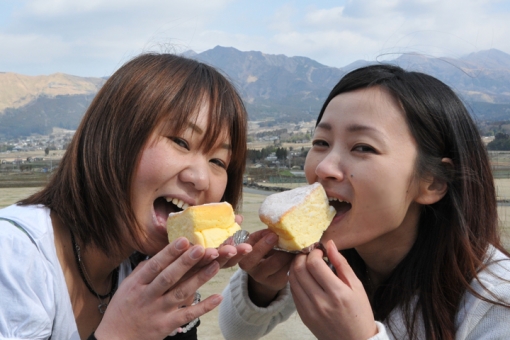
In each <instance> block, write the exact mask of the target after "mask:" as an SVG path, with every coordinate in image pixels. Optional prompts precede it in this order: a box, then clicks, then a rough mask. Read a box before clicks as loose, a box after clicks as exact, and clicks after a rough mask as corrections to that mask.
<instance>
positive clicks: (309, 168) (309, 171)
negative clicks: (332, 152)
mask: <svg viewBox="0 0 510 340" xmlns="http://www.w3.org/2000/svg"><path fill="white" fill-rule="evenodd" d="M317 164H318V162H317V161H316V160H315V159H314V157H313V156H311V155H310V154H308V156H307V157H306V160H305V166H304V168H303V169H304V171H305V176H306V180H307V181H308V183H314V182H315V181H316V178H317V175H316V174H315V169H316V168H317Z"/></svg>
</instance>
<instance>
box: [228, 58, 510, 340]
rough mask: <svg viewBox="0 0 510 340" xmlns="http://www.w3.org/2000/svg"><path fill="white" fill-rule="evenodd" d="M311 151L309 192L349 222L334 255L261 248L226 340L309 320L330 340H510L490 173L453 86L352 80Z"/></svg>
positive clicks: (381, 75)
mask: <svg viewBox="0 0 510 340" xmlns="http://www.w3.org/2000/svg"><path fill="white" fill-rule="evenodd" d="M312 144H313V146H312V148H311V150H310V151H309V153H308V155H307V158H306V162H305V173H306V177H307V180H308V182H310V183H313V182H320V183H321V184H322V185H323V186H324V188H325V190H326V193H327V194H328V197H330V200H331V205H333V206H334V207H335V208H336V210H337V214H336V216H335V218H334V219H333V221H332V222H331V225H330V226H329V228H328V229H327V230H326V232H325V233H324V234H323V236H322V239H321V243H322V244H323V245H324V246H325V248H326V254H324V253H323V251H321V250H318V249H317V250H314V251H312V252H311V253H310V254H308V255H304V254H300V255H297V256H295V257H294V256H293V255H290V254H286V253H282V252H275V251H273V250H272V247H273V246H274V244H275V243H276V237H275V236H276V235H274V234H272V233H270V232H268V231H267V230H264V231H260V232H257V233H254V234H252V235H251V237H250V239H251V240H250V243H251V244H252V245H253V252H252V253H250V254H249V255H247V257H246V258H244V259H243V260H242V261H241V262H240V263H239V264H240V266H241V268H243V269H244V270H240V271H238V272H237V273H236V274H234V276H233V278H232V280H231V282H230V284H229V286H228V287H227V288H226V289H225V291H224V301H223V302H222V304H221V306H220V326H221V328H222V331H223V334H224V335H225V338H227V339H236V340H240V339H256V338H258V337H261V336H263V335H264V334H267V333H268V332H269V331H270V330H271V329H272V328H273V327H274V326H275V325H276V324H278V323H279V322H282V321H283V320H285V319H286V318H288V317H289V315H290V314H291V313H292V312H293V311H294V310H296V309H297V311H298V313H299V315H300V317H301V319H302V320H303V322H304V323H305V325H306V326H307V327H308V328H309V329H310V330H311V331H312V333H313V334H314V335H315V336H316V337H317V338H319V339H369V338H370V339H373V340H375V339H388V338H391V339H506V338H510V327H509V326H508V320H510V308H509V307H510V306H509V304H510V259H509V254H508V252H507V251H506V250H505V249H504V247H503V245H502V244H501V241H500V238H499V227H498V215H497V203H496V194H495V187H494V180H493V177H492V173H491V165H490V162H489V158H488V155H487V152H486V149H485V146H484V144H483V142H482V140H481V137H480V135H479V133H478V131H477V128H476V126H475V124H474V122H473V120H472V118H471V116H470V115H469V113H468V111H467V110H466V108H465V107H464V105H463V104H462V102H461V101H460V99H459V98H458V97H457V96H456V95H455V94H454V92H453V91H452V90H451V89H450V88H449V87H448V86H446V85H445V84H443V83H442V82H440V81H439V80H437V79H435V78H433V77H431V76H428V75H426V74H422V73H418V72H407V71H405V70H403V69H401V68H399V67H396V66H391V65H373V66H368V67H365V68H361V69H358V70H355V71H352V72H350V73H349V74H347V75H346V76H345V77H343V78H342V79H341V80H340V82H339V83H338V84H337V85H336V86H335V88H334V89H333V90H332V91H331V93H330V95H329V97H328V98H327V100H326V102H325V103H324V106H323V108H322V110H321V112H320V115H319V118H318V119H317V125H316V129H315V133H314V137H313V142H312ZM323 255H327V256H328V258H329V261H330V262H331V264H332V265H333V267H334V268H335V272H333V271H331V270H330V269H329V267H328V265H327V264H326V263H325V262H324V261H323ZM287 273H288V274H287Z"/></svg>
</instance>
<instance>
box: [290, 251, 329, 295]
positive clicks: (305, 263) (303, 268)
mask: <svg viewBox="0 0 510 340" xmlns="http://www.w3.org/2000/svg"><path fill="white" fill-rule="evenodd" d="M313 252H317V253H320V251H319V250H314V251H312V252H311V253H310V254H308V255H304V254H300V255H297V256H296V258H295V259H294V261H293V262H292V265H291V267H290V271H289V282H290V284H291V287H292V285H296V284H298V285H299V286H300V287H303V292H304V294H306V295H307V297H308V298H309V299H312V297H313V296H316V297H317V296H318V295H321V294H324V290H323V289H322V287H321V286H320V285H319V284H318V283H317V281H316V280H315V278H314V277H313V275H312V274H311V273H310V271H309V267H310V265H311V264H310V263H309V259H308V257H309V256H310V255H311V254H312V253H313ZM330 271H331V270H330Z"/></svg>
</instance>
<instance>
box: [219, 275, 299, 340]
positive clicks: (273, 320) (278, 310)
mask: <svg viewBox="0 0 510 340" xmlns="http://www.w3.org/2000/svg"><path fill="white" fill-rule="evenodd" d="M294 311H295V307H294V303H293V301H292V296H291V294H290V290H289V287H288V286H287V287H285V288H284V289H283V290H281V291H280V292H279V293H278V295H277V297H276V299H274V300H273V301H272V302H271V303H270V304H269V305H268V306H267V307H265V308H263V307H258V306H256V305H255V304H254V303H253V302H251V300H250V298H249V296H248V274H247V273H246V272H245V271H243V270H238V271H237V272H236V273H235V274H234V275H233V276H232V278H231V279H230V282H229V284H228V286H227V287H226V288H225V290H224V291H223V301H222V303H221V304H220V311H219V324H220V329H221V331H222V333H223V336H224V337H225V339H232V340H234V339H235V340H244V339H258V338H260V337H262V336H264V335H266V334H268V333H269V332H270V331H271V330H272V329H273V328H274V327H275V326H276V325H277V324H279V323H281V322H283V321H285V320H287V319H288V318H289V316H290V315H291V314H292V313H293V312H294Z"/></svg>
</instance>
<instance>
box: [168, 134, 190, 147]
mask: <svg viewBox="0 0 510 340" xmlns="http://www.w3.org/2000/svg"><path fill="white" fill-rule="evenodd" d="M169 139H170V140H171V141H172V142H174V143H175V144H177V145H179V146H180V147H181V148H185V149H186V150H189V145H188V142H186V141H185V140H184V139H182V138H179V137H169Z"/></svg>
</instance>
